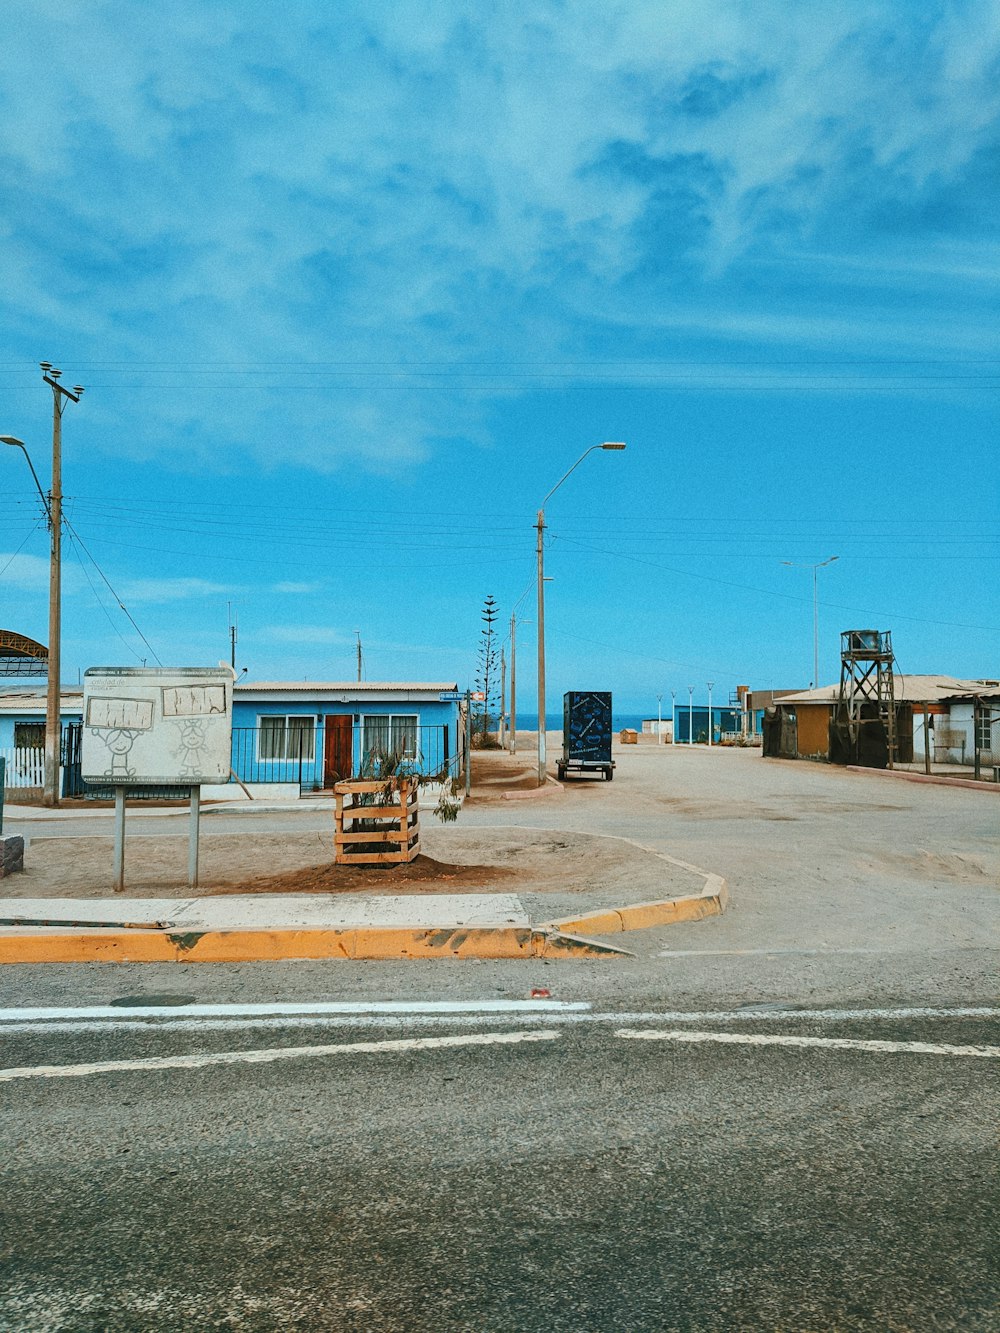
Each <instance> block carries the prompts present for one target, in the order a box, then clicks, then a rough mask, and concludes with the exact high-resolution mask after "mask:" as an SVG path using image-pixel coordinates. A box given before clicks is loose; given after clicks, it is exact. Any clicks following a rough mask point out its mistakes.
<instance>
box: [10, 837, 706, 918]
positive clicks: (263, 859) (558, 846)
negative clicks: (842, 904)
mask: <svg viewBox="0 0 1000 1333" xmlns="http://www.w3.org/2000/svg"><path fill="white" fill-rule="evenodd" d="M331 823H332V821H331ZM422 839H423V841H422V847H423V852H422V854H421V855H420V856H418V857H417V859H416V860H415V861H412V862H411V863H410V864H409V865H402V866H391V867H388V866H387V867H382V866H366V867H362V866H338V865H335V864H334V862H333V838H332V828H331V831H330V833H319V832H315V833H305V832H299V831H295V830H291V829H290V830H289V832H288V833H253V832H251V831H250V830H249V829H248V830H247V832H246V833H225V834H217V833H216V834H213V833H203V835H202V839H201V854H200V878H201V885H200V887H199V890H198V891H199V893H202V894H211V893H358V892H365V891H368V892H371V893H393V894H395V893H448V892H452V891H454V892H462V893H474V892H476V891H482V892H505V893H520V892H531V893H565V892H566V891H567V890H568V889H571V890H572V891H573V892H575V893H579V894H580V895H581V896H583V897H586V896H588V895H593V894H595V893H598V892H600V891H602V890H606V889H607V888H608V886H609V884H611V883H614V884H616V885H618V884H620V885H622V886H627V888H628V893H629V896H630V897H631V900H632V901H639V900H641V899H642V898H651V897H657V896H662V893H661V891H662V890H663V888H664V886H665V885H666V884H667V883H668V881H671V880H672V879H673V878H676V889H677V892H685V893H690V892H693V891H695V890H696V889H697V888H698V884H697V883H696V882H694V881H693V880H692V879H691V877H689V876H684V875H683V874H679V873H677V872H675V871H674V868H673V867H671V866H670V865H669V863H666V862H664V861H662V860H660V859H659V858H657V857H655V856H653V855H651V854H650V853H648V852H645V851H643V850H642V849H640V848H638V847H635V846H633V845H632V844H629V843H626V842H621V841H619V840H617V839H608V838H599V837H591V836H589V835H587V834H584V833H573V834H557V833H548V832H542V831H538V832H535V831H532V830H526V829H517V828H514V829H482V828H463V827H461V826H448V827H442V826H441V825H438V824H436V823H435V822H434V821H433V820H432V819H427V820H426V823H425V822H424V821H422ZM111 872H112V840H111V838H110V837H105V836H90V837H58V838H53V837H33V838H32V839H31V842H30V845H29V847H28V850H27V853H26V855H25V870H24V873H23V874H18V875H12V876H10V878H8V879H6V880H4V881H3V884H2V893H0V897H7V898H61V897H80V898H100V897H105V896H107V895H108V894H110V892H111ZM125 877H126V891H127V892H128V894H129V896H130V897H164V896H168V895H171V894H176V893H182V894H183V893H187V891H188V890H187V839H186V837H185V836H183V835H180V836H176V837H171V836H156V835H154V836H141V835H140V836H134V837H130V838H128V839H127V841H126V852H125Z"/></svg>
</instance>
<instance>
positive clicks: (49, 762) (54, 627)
mask: <svg viewBox="0 0 1000 1333" xmlns="http://www.w3.org/2000/svg"><path fill="white" fill-rule="evenodd" d="M40 364H41V369H42V378H43V379H44V381H45V383H46V384H47V385H48V386H49V387H50V388H51V390H52V486H51V489H50V490H49V494H48V497H46V496H45V494H44V492H43V491H42V488H41V486H40V485H39V481H38V475H37V473H36V472H35V469H34V466H33V465H32V462H31V459H30V458H28V450H27V449H26V448H25V446H24V444H23V443H22V441H21V440H19V439H17V437H16V436H13V435H5V436H0V440H2V441H3V443H4V444H12V445H14V446H15V447H16V448H19V449H21V450H23V452H24V456H25V458H27V459H28V466H29V467H30V468H31V475H32V476H33V477H34V479H35V485H36V486H37V487H38V493H39V495H41V497H42V503H43V504H44V505H45V514H46V517H47V518H48V521H49V538H50V543H49V660H48V682H47V686H48V688H47V690H46V695H45V787H44V790H43V793H42V804H43V805H46V806H56V805H58V804H59V763H60V759H61V757H62V756H61V753H60V751H61V749H62V719H61V716H60V711H59V705H60V702H61V700H60V692H59V683H60V677H61V675H62V660H61V659H62V654H61V651H60V650H61V646H62V623H61V618H62V414H63V411H64V410H65V407H66V401H65V400H66V399H69V400H70V401H71V402H74V403H78V402H79V401H80V395H81V394H82V393H83V385H82V384H74V386H73V388H72V389H67V388H65V387H64V386H63V385H62V384H60V383H59V377H60V375H61V374H62V371H61V370H56V369H54V368H53V366H52V363H51V362H49V361H42V362H41V363H40Z"/></svg>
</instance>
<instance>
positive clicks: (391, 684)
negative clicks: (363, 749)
mask: <svg viewBox="0 0 1000 1333" xmlns="http://www.w3.org/2000/svg"><path fill="white" fill-rule="evenodd" d="M233 689H234V691H236V692H238V693H240V694H244V693H247V692H249V691H251V690H275V691H279V690H280V691H281V692H282V693H283V694H309V693H316V692H318V691H320V690H322V691H327V690H333V691H336V692H337V693H338V694H373V693H377V694H401V693H404V692H407V691H413V690H428V691H433V692H435V693H437V694H441V693H443V692H444V691H445V690H457V689H458V685H457V684H456V683H455V682H454V681H444V682H439V681H433V680H432V681H427V680H362V681H357V680H260V681H249V680H246V681H241V682H240V683H239V684H238V685H235V686H234V687H233Z"/></svg>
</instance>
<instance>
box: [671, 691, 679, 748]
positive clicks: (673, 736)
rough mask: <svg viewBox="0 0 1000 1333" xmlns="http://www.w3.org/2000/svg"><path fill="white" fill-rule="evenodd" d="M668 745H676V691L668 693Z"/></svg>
mask: <svg viewBox="0 0 1000 1333" xmlns="http://www.w3.org/2000/svg"><path fill="white" fill-rule="evenodd" d="M670 744H671V745H676V744H677V691H676V690H671V691H670Z"/></svg>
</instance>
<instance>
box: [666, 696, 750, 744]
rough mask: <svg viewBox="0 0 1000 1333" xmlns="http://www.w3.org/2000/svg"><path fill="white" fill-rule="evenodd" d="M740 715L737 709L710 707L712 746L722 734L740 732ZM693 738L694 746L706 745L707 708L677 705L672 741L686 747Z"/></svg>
mask: <svg viewBox="0 0 1000 1333" xmlns="http://www.w3.org/2000/svg"><path fill="white" fill-rule="evenodd" d="M740 720H741V713H740V710H739V709H738V708H728V707H726V706H725V705H723V704H719V705H715V704H713V705H712V744H713V745H717V744H718V743H719V740H720V739H721V737H722V736H723V735H724V734H732V733H734V732H738V731H739V730H740ZM692 737H693V743H694V744H695V745H707V744H708V706H707V704H694V705H693V707H691V708H689V707H688V705H687V704H684V705H681V704H680V703H678V704H677V709H676V712H675V729H674V741H675V743H676V744H678V745H687V744H688V743H689V742H690V741H691V740H692Z"/></svg>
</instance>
